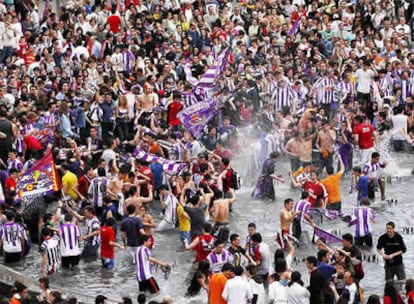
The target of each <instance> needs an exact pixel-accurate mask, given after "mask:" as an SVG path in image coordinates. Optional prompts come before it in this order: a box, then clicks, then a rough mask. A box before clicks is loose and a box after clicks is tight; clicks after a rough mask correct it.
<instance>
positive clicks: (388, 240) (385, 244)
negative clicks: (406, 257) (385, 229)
mask: <svg viewBox="0 0 414 304" xmlns="http://www.w3.org/2000/svg"><path fill="white" fill-rule="evenodd" d="M377 249H378V250H381V249H384V252H385V254H387V255H389V254H393V253H395V252H397V251H400V250H401V251H402V252H406V251H407V247H405V243H404V240H403V238H402V236H401V235H400V234H398V233H397V232H395V234H394V236H393V237H389V236H388V234H386V233H385V234H383V235H381V236H380V238H379V239H378V244H377ZM402 262H403V259H402V255H398V256H396V257H394V258H393V259H392V260H386V261H385V263H387V264H388V265H390V266H394V265H401V264H402Z"/></svg>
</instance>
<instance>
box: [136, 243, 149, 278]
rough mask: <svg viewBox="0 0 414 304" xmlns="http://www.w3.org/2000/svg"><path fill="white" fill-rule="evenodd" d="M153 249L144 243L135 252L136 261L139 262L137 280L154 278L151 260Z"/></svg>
mask: <svg viewBox="0 0 414 304" xmlns="http://www.w3.org/2000/svg"><path fill="white" fill-rule="evenodd" d="M150 256H151V251H150V250H149V248H148V247H146V246H144V245H142V246H139V247H138V248H137V251H136V252H135V261H136V263H137V280H138V282H142V281H145V280H148V279H150V278H152V263H151V262H150V260H149V257H150Z"/></svg>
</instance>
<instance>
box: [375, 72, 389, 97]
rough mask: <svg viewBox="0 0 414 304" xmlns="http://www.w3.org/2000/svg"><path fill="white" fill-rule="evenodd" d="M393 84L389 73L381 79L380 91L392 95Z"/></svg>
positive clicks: (385, 94)
mask: <svg viewBox="0 0 414 304" xmlns="http://www.w3.org/2000/svg"><path fill="white" fill-rule="evenodd" d="M392 86H393V82H392V80H391V78H390V76H389V75H386V76H384V77H383V78H380V79H379V86H378V87H379V91H380V93H382V94H383V95H384V96H392Z"/></svg>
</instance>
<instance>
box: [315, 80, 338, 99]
mask: <svg viewBox="0 0 414 304" xmlns="http://www.w3.org/2000/svg"><path fill="white" fill-rule="evenodd" d="M319 88H320V90H318V100H319V103H320V104H330V103H332V101H333V98H334V90H335V83H334V81H333V79H330V78H327V77H324V78H322V80H321V82H320V87H319Z"/></svg>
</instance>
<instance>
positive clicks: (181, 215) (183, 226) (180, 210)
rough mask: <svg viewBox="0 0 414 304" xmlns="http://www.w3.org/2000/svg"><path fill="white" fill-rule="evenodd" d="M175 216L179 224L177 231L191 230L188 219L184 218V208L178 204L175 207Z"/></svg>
mask: <svg viewBox="0 0 414 304" xmlns="http://www.w3.org/2000/svg"><path fill="white" fill-rule="evenodd" d="M177 216H178V222H179V224H180V225H179V230H180V231H190V230H191V222H190V220H189V219H188V218H186V217H185V216H184V207H183V206H181V205H180V204H178V205H177Z"/></svg>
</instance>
